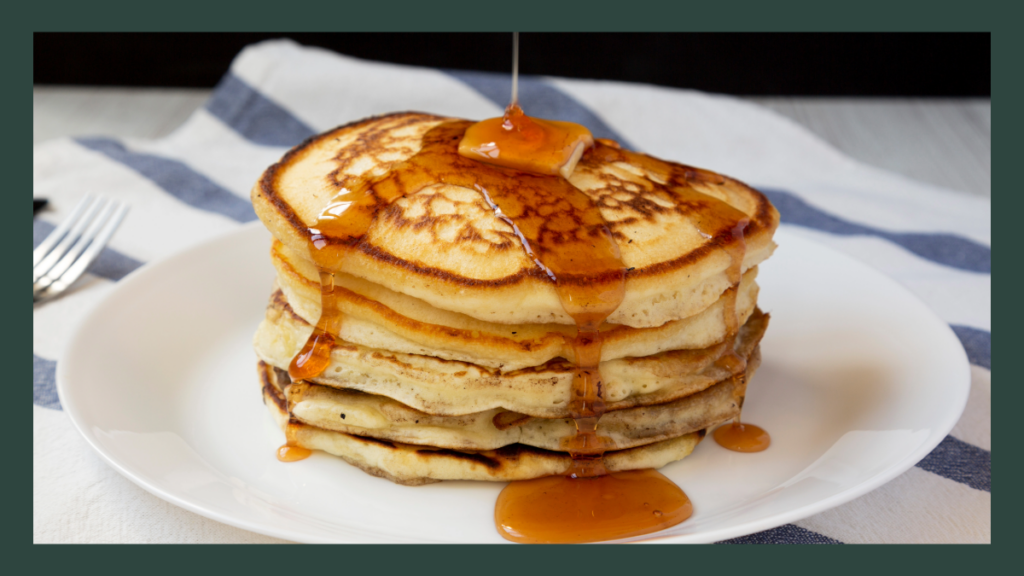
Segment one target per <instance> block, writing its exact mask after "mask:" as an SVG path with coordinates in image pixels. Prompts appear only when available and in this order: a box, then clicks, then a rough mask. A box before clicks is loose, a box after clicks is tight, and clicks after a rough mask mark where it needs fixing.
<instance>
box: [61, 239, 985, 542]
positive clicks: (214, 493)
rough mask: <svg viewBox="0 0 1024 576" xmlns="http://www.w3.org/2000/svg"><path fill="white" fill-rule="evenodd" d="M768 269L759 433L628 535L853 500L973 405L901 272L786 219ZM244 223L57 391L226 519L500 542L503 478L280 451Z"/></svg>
mask: <svg viewBox="0 0 1024 576" xmlns="http://www.w3.org/2000/svg"><path fill="white" fill-rule="evenodd" d="M776 240H777V241H778V243H779V246H780V247H779V249H778V251H777V252H776V254H775V256H773V257H772V258H771V260H769V261H768V262H766V263H765V265H764V266H762V269H761V273H760V276H759V277H758V282H759V283H760V284H761V287H762V289H761V296H760V305H761V307H762V308H763V309H764V310H766V311H768V312H770V313H771V315H772V320H771V327H770V328H769V329H768V333H767V335H766V336H765V338H764V341H763V343H762V356H763V362H762V365H761V369H760V370H759V371H758V373H757V376H756V377H755V378H754V380H753V382H752V383H751V385H750V388H749V389H748V396H747V400H746V403H745V407H744V412H743V415H744V420H746V421H748V422H751V423H755V424H759V425H761V426H763V427H764V428H766V429H767V430H768V431H769V432H770V433H771V435H772V446H771V448H769V449H768V450H767V451H765V452H762V453H758V454H739V453H735V452H729V451H727V450H725V449H722V448H721V447H719V446H717V445H716V444H715V443H714V441H712V440H710V439H709V440H708V441H705V442H702V443H701V444H700V445H699V446H698V447H697V449H696V450H694V452H693V454H692V455H691V456H689V457H688V458H686V459H684V460H682V461H680V462H676V463H673V464H670V465H669V466H667V467H665V468H664V469H662V472H664V473H665V474H666V475H668V476H669V477H670V478H672V479H673V480H674V481H675V482H676V483H678V484H679V485H680V486H682V487H683V489H684V490H685V491H686V492H687V494H688V495H689V496H690V498H691V500H692V501H693V502H694V514H693V516H692V517H691V518H690V519H689V520H687V521H686V522H684V523H682V524H680V525H678V526H676V527H674V528H672V529H669V530H666V531H664V532H660V533H657V534H653V535H650V536H647V537H643V538H640V539H641V540H648V541H652V540H653V541H658V542H715V541H718V540H723V539H727V538H733V537H736V536H742V535H745V534H750V533H753V532H757V531H760V530H765V529H768V528H772V527H775V526H779V525H781V524H785V523H787V522H792V521H794V520H798V519H800V518H805V517H807V516H810V515H812V514H815V513H818V512H821V511H823V510H826V509H828V508H832V507H834V506H837V505H839V504H842V503H844V502H847V501H849V500H852V499H853V498H856V497H857V496H860V495H862V494H864V493H866V492H868V491H870V490H872V489H874V488H877V487H878V486H880V485H882V484H883V483H885V482H886V481H888V480H890V479H892V478H894V477H895V476H897V475H898V474H900V473H901V472H903V471H904V470H907V469H908V468H910V467H911V466H913V465H914V464H915V463H916V462H917V461H919V460H920V459H921V458H923V457H924V456H925V455H927V454H928V452H930V451H931V450H932V448H934V447H935V446H936V445H937V444H938V443H939V441H941V440H942V438H943V437H944V436H945V435H946V433H947V432H949V430H950V429H951V428H952V427H953V425H954V424H955V423H956V421H957V419H958V418H959V417H960V413H961V412H962V411H963V408H964V404H965V402H966V401H967V393H968V390H969V387H970V372H969V370H970V369H969V366H968V363H967V358H966V355H965V354H964V351H963V348H962V347H961V346H960V343H959V341H958V340H957V339H956V337H955V336H954V334H953V332H952V331H951V330H950V329H949V327H948V326H947V325H946V324H945V323H944V322H942V321H941V320H939V319H938V318H937V317H936V316H935V315H934V314H933V313H932V312H931V311H930V310H929V309H928V308H927V307H926V306H925V305H924V304H922V303H921V302H920V301H918V300H917V299H916V298H914V297H913V296H912V295H911V294H910V293H909V292H907V291H906V290H905V289H904V288H902V287H901V286H899V285H898V284H897V283H896V282H894V281H892V280H890V279H888V278H887V277H884V276H882V275H881V274H879V273H878V272H876V271H874V270H873V269H871V268H870V267H868V266H866V265H864V264H861V263H859V262H857V261H855V260H853V259H851V258H848V257H846V256H844V255H842V254H839V253H837V252H835V251H833V250H831V249H828V248H825V247H823V246H820V245H818V244H815V243H813V242H811V241H809V240H807V239H805V238H803V237H801V236H800V235H799V233H798V232H794V231H792V230H790V229H787V228H785V227H784V228H782V229H780V230H779V232H778V234H777V236H776ZM269 242H270V236H269V234H268V233H267V232H266V231H265V230H264V229H263V227H262V226H261V225H260V224H259V223H258V222H256V223H253V224H252V225H249V226H246V227H245V228H243V229H241V230H239V231H237V232H235V233H233V234H230V235H228V236H225V237H222V238H220V239H217V240H214V241H211V242H209V243H207V244H205V245H203V246H199V247H197V248H194V249H191V250H189V251H187V252H184V253H182V254H179V255H177V256H175V257H172V258H169V259H167V260H165V261H163V262H160V263H157V264H153V265H149V266H146V267H144V268H142V269H141V270H139V271H138V272H136V273H134V274H132V275H131V276H130V277H128V278H125V279H124V280H122V281H121V282H120V284H119V285H118V286H117V288H116V289H115V290H114V292H113V293H112V294H111V295H110V297H109V298H108V299H106V300H105V301H104V302H103V303H102V304H100V305H99V306H98V307H97V308H96V309H95V311H94V312H93V313H92V314H91V315H90V316H89V317H88V318H87V319H86V320H85V321H84V322H83V323H82V325H81V328H80V329H79V331H78V332H77V334H76V335H75V336H74V337H73V338H72V343H71V345H70V346H69V347H68V349H67V352H66V354H65V355H64V357H63V358H62V359H61V361H60V362H59V363H58V365H57V366H58V368H57V384H58V391H59V393H60V399H61V403H62V404H63V406H64V409H65V411H66V412H67V414H68V416H69V417H70V418H71V420H72V421H73V422H74V424H75V426H76V427H77V428H78V430H79V431H80V432H81V433H82V435H83V436H85V438H86V440H87V441H88V442H89V444H90V445H92V447H93V448H95V449H96V450H97V451H98V452H99V453H100V455H101V456H102V457H103V458H104V459H106V461H107V462H109V463H110V465H111V466H113V467H114V468H116V469H117V470H118V471H119V472H121V473H122V474H124V475H125V476H127V477H128V478H129V479H131V480H132V481H133V482H135V483H136V484H138V485H139V486H142V487H143V488H145V489H146V490H148V491H150V492H152V493H153V494H155V495H157V496H159V497H161V498H163V499H165V500H167V501H169V502H172V503H174V504H177V505H178V506H181V507H183V508H186V509H188V510H191V511H193V512H196V513H199V514H202V515H203V516H206V517H209V518H212V519H214V520H218V521H221V522H224V523H227V524H231V525H233V526H238V527H240V528H244V529H247V530H252V531H254V532H260V533H263V534H268V535H271V536H277V537H279V538H285V539H289V540H296V541H301V542H504V540H502V538H501V537H500V536H498V533H497V532H496V531H495V529H494V526H493V508H494V501H495V498H496V497H497V495H498V492H499V491H500V490H501V488H502V486H503V484H496V483H485V482H445V483H440V484H432V485H428V486H420V487H405V486H399V485H397V484H392V483H391V482H388V481H387V480H382V479H380V478H374V477H372V476H369V475H367V474H364V473H363V472H361V471H360V470H358V469H356V468H354V467H351V466H349V465H348V464H346V463H344V462H343V461H341V460H339V459H337V458H334V457H332V456H329V455H326V454H322V453H317V454H314V455H313V457H311V458H309V459H308V460H304V461H301V462H297V463H291V464H283V463H280V462H278V461H277V460H276V459H275V455H274V453H275V449H276V448H277V447H278V446H280V445H281V444H282V443H283V442H284V435H283V434H282V433H281V431H280V430H279V429H277V428H276V427H275V426H274V424H273V423H272V421H271V418H270V415H269V414H268V412H267V410H266V409H265V408H264V406H263V405H262V402H261V398H260V389H259V385H258V383H257V378H256V356H255V354H254V353H253V351H252V348H251V344H250V343H251V339H252V335H253V333H254V332H255V330H256V326H257V324H258V323H259V321H260V319H261V318H262V316H263V310H264V307H265V305H266V301H267V297H268V295H269V291H270V286H271V282H272V279H273V269H272V267H271V264H270V260H269V257H268V254H267V252H268V246H269Z"/></svg>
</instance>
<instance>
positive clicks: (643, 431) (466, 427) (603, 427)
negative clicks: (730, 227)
mask: <svg viewBox="0 0 1024 576" xmlns="http://www.w3.org/2000/svg"><path fill="white" fill-rule="evenodd" d="M759 363H760V356H759V355H758V350H757V349H756V348H755V350H754V352H753V354H752V356H751V358H750V359H749V361H748V362H747V367H746V370H745V371H744V372H743V373H741V374H737V375H736V376H734V377H731V378H728V379H726V380H724V381H722V382H719V383H717V384H715V385H714V386H711V387H710V388H708V389H706V390H704V391H702V392H699V393H696V394H691V395H689V396H686V397H683V398H680V399H678V400H675V401H672V402H666V403H663V404H656V405H649V406H642V407H638V408H625V409H619V410H614V411H609V412H608V413H606V414H605V415H604V416H603V417H602V418H601V424H600V434H601V436H602V437H604V438H606V439H607V440H608V442H609V445H608V448H609V449H610V450H622V449H626V448H633V447H635V446H642V445H644V444H651V443H653V442H657V441H661V440H668V439H671V438H675V437H677V436H682V435H684V434H688V433H690V432H696V431H698V430H704V429H707V428H710V427H712V426H715V425H716V424H719V423H721V422H723V421H725V420H728V419H730V418H735V417H736V416H737V415H739V411H740V406H739V399H741V398H742V397H743V396H744V394H745V391H746V382H747V379H748V378H750V377H752V376H753V374H754V372H755V371H756V370H757V366H758V365H759ZM260 370H261V371H263V372H264V377H265V378H269V379H272V380H273V381H274V384H275V386H276V387H277V388H279V389H283V390H285V392H286V396H287V399H288V411H289V414H291V416H292V418H294V419H296V420H298V421H300V422H302V423H304V424H309V425H311V426H316V427H318V428H323V429H326V430H334V431H337V432H345V433H347V434H354V435H357V436H369V437H373V438H378V439H382V440H391V441H397V442H402V443H406V444H417V445H425V446H433V447H438V448H448V449H454V450H494V449H497V448H501V447H504V446H508V445H510V444H517V443H518V444H524V445H527V446H533V447H535V448H543V449H546V450H552V451H558V450H563V449H564V446H563V443H564V441H565V439H566V438H569V437H571V436H572V435H573V433H574V431H575V429H576V427H575V424H574V423H573V421H572V419H570V418H554V419H547V418H532V417H530V416H527V415H525V414H519V413H515V412H509V411H506V410H503V409H500V408H498V409H492V410H488V411H485V412H477V413H474V414H466V415H463V416H434V415H431V414H427V413H425V412H422V411H419V410H416V409H414V408H409V407H408V406H405V405H404V404H401V403H400V402H397V401H395V400H392V399H390V398H388V397H386V396H377V395H373V394H366V393H363V392H357V391H353V390H346V389H335V388H329V387H326V386H318V385H315V384H309V383H307V382H304V381H299V382H295V383H292V382H291V380H290V379H289V378H288V374H287V372H285V371H284V370H280V369H277V368H272V367H270V366H268V365H267V364H265V363H262V362H261V363H260Z"/></svg>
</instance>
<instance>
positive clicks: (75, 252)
mask: <svg viewBox="0 0 1024 576" xmlns="http://www.w3.org/2000/svg"><path fill="white" fill-rule="evenodd" d="M127 212H128V205H127V204H124V203H121V202H117V201H113V200H109V201H108V200H106V199H103V198H99V199H96V198H93V197H92V196H91V195H89V196H86V197H85V198H83V199H82V201H81V202H79V203H78V206H76V207H75V209H74V210H72V212H71V215H70V216H68V218H67V219H66V220H64V221H63V222H61V223H60V226H57V228H55V229H54V231H53V232H51V233H50V235H49V236H47V237H46V239H45V240H43V242H42V243H41V244H40V245H39V246H38V247H37V248H36V249H35V250H33V251H32V302H33V303H39V302H44V301H46V300H50V299H52V298H55V297H57V296H59V295H60V294H62V293H63V292H64V291H65V290H67V289H68V287H69V286H71V285H72V284H73V283H74V282H75V280H78V277H79V276H81V275H82V273H83V272H85V269H86V268H88V267H89V264H92V261H93V260H95V259H96V257H97V256H99V255H100V252H101V251H102V250H103V248H104V246H106V245H107V242H109V241H110V237H111V236H113V235H114V231H115V230H117V227H118V226H119V225H120V224H121V220H122V219H123V218H124V215H125V214H126V213H127Z"/></svg>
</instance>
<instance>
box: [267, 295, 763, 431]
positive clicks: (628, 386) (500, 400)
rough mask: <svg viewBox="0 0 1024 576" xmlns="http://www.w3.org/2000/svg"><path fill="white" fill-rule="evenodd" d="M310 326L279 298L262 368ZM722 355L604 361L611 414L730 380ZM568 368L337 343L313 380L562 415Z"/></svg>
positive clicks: (443, 410)
mask: <svg viewBox="0 0 1024 576" xmlns="http://www.w3.org/2000/svg"><path fill="white" fill-rule="evenodd" d="M767 324H768V317H767V315H766V314H764V313H762V312H760V311H758V310H755V311H754V312H752V313H751V314H750V316H749V319H748V320H747V322H746V324H745V325H744V326H743V327H742V328H741V329H740V331H739V333H738V336H737V338H736V339H735V342H734V349H735V351H736V353H737V354H738V355H739V356H741V357H743V358H746V357H748V356H750V354H752V353H753V350H754V348H755V347H756V346H757V343H758V342H759V341H760V339H761V337H762V335H763V334H764V331H765V329H766V328H767ZM312 329H313V328H312V326H310V325H309V324H308V323H307V322H306V321H305V320H304V319H303V318H301V317H300V316H298V315H297V314H295V313H294V311H292V309H291V307H290V306H289V305H288V302H287V301H285V300H284V298H282V297H280V293H277V294H276V295H275V296H274V297H272V298H271V301H270V303H269V305H268V306H267V310H266V317H265V319H264V320H263V322H262V323H261V324H260V326H259V328H258V329H257V331H256V335H255V337H254V342H253V345H254V348H255V350H256V354H257V356H258V357H259V358H260V359H261V360H263V361H264V362H266V363H267V364H270V365H271V366H274V367H277V368H280V369H282V370H287V368H288V365H289V363H290V362H291V360H292V358H293V356H294V354H295V353H296V352H297V351H298V350H299V349H300V348H301V347H302V344H303V343H304V342H305V340H306V337H307V336H308V335H309V334H310V333H311V332H312ZM726 351H727V350H726V344H725V343H721V342H719V343H715V344H713V345H711V346H709V347H706V348H701V349H697V350H672V351H666V352H661V353H658V354H654V355H651V356H644V357H626V358H618V359H615V360H609V361H605V362H602V363H601V365H600V369H601V373H602V376H603V380H604V384H603V386H604V389H603V390H604V391H603V397H604V400H605V403H606V405H607V406H608V408H609V409H611V410H616V409H621V408H626V407H633V406H644V405H651V404H661V403H665V402H669V401H672V400H676V399H678V398H682V397H684V396H687V395H690V394H694V393H697V392H700V391H702V390H704V389H706V388H708V387H710V386H712V385H714V384H715V383H716V382H719V381H721V380H723V379H725V378H728V377H730V376H732V375H734V372H733V370H735V369H736V368H737V367H736V366H735V365H734V362H732V361H731V359H730V358H728V357H724V358H723V355H724V354H725V352H726ZM573 371H574V366H573V364H572V363H571V362H569V361H566V360H562V359H554V360H551V361H549V362H546V363H544V364H542V365H539V366H534V367H530V368H524V369H521V370H514V371H510V372H502V371H499V370H495V369H489V368H486V367H483V366H479V365H476V364H473V363H469V362H462V361H456V360H444V359H442V358H438V357H436V356H431V355H429V354H407V353H401V352H391V351H388V350H381V349H378V348H370V347H366V346H360V345H356V344H351V343H342V344H341V345H339V346H336V347H335V348H334V350H333V351H332V352H331V363H330V365H329V366H328V367H327V369H326V370H324V372H323V373H322V374H321V375H320V376H318V377H316V378H313V379H312V382H314V383H316V384H322V385H325V386H331V387H335V388H347V389H352V390H359V391H362V392H367V393H370V394H376V395H381V396H387V397H390V398H392V399H394V400H397V401H398V402H401V403H402V404H405V405H407V406H410V407H412V408H415V409H417V410H420V411H422V412H426V413H429V414H434V415H439V416H461V415H465V414H472V413H477V412H484V411H487V410H492V409H498V408H500V409H503V410H508V411H512V412H517V413H521V414H526V415H529V416H533V417H538V418H564V417H566V416H568V414H569V412H568V410H569V394H570V390H571V387H572V375H573Z"/></svg>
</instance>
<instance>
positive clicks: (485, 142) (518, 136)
mask: <svg viewBox="0 0 1024 576" xmlns="http://www.w3.org/2000/svg"><path fill="white" fill-rule="evenodd" d="M593 145H594V137H593V135H591V133H590V130H587V129H586V128H585V127H583V126H580V125H579V124H575V123H573V122H560V121H558V120H542V119H540V118H531V117H529V116H527V115H526V114H525V113H523V109H522V108H520V107H519V104H517V103H515V102H513V103H512V104H510V105H509V107H508V108H507V109H506V110H505V115H504V116H502V117H501V118H489V119H487V120H483V121H481V122H477V123H476V124H474V125H472V126H470V127H469V129H468V130H466V136H465V138H463V139H462V142H461V143H460V144H459V154H461V155H463V156H465V157H467V158H473V159H474V160H479V161H481V162H487V163H489V164H496V165H498V166H504V167H506V168H512V169H515V170H522V171H524V172H532V173H534V174H547V175H549V176H562V177H563V178H568V177H569V175H570V174H572V170H573V168H574V167H575V166H576V162H578V161H579V159H580V158H581V157H582V156H583V152H584V151H585V150H586V149H587V148H590V147H592V146H593Z"/></svg>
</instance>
